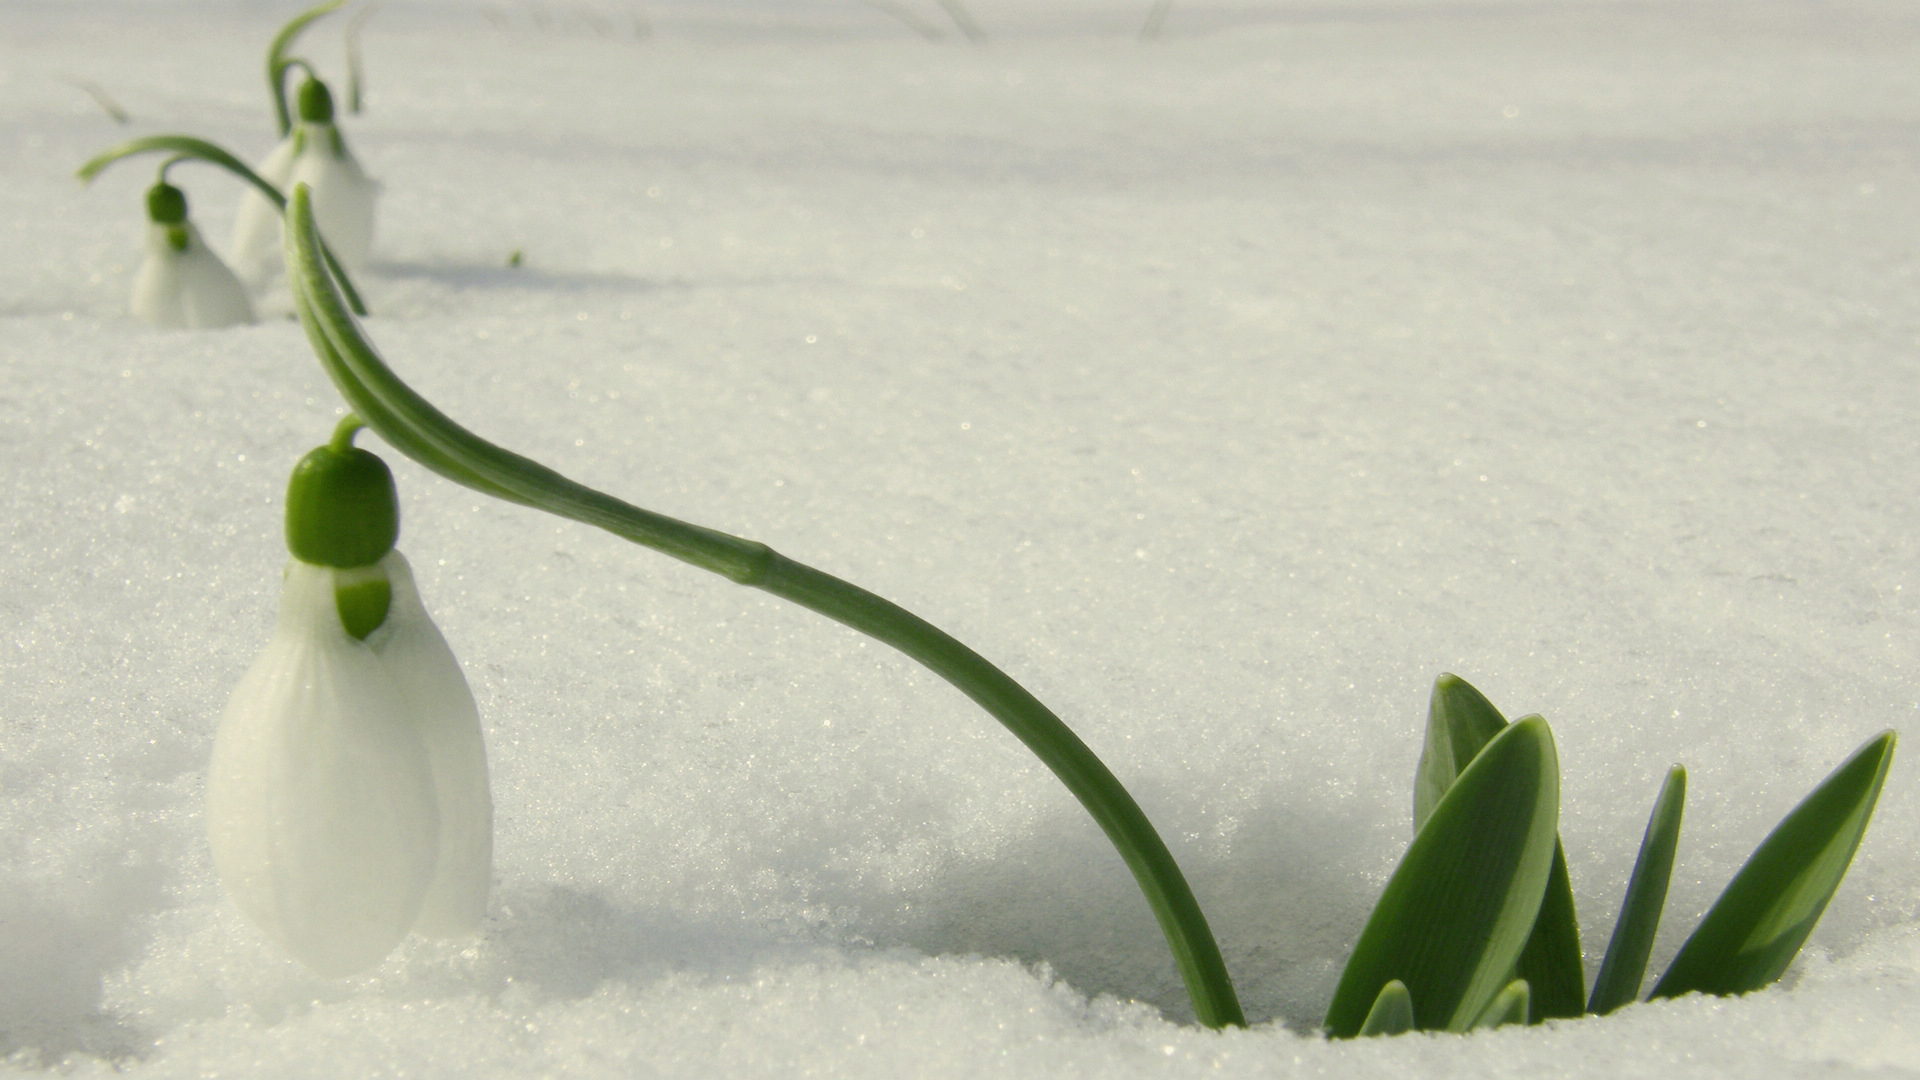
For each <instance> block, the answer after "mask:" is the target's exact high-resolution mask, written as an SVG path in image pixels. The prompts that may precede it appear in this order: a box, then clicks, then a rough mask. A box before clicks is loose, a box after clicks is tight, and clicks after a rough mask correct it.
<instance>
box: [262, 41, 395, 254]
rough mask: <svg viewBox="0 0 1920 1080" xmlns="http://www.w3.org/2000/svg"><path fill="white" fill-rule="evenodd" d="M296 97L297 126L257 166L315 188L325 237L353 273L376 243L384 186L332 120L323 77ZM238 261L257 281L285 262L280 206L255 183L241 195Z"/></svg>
mask: <svg viewBox="0 0 1920 1080" xmlns="http://www.w3.org/2000/svg"><path fill="white" fill-rule="evenodd" d="M295 101H296V106H297V107H296V115H297V116H298V121H297V122H296V123H295V124H294V126H293V131H292V132H291V133H289V134H288V136H287V137H286V138H285V139H283V140H281V142H280V145H278V146H276V147H274V149H273V152H272V153H271V154H268V155H267V158H266V160H265V161H263V162H261V163H260V165H259V167H258V168H257V169H255V170H254V171H255V172H257V173H259V174H260V176H261V177H262V178H263V179H265V180H266V181H267V182H268V183H270V184H272V185H274V186H275V187H277V188H279V189H280V190H281V191H283V192H287V191H292V190H293V187H294V185H295V184H306V185H307V186H308V187H309V188H311V189H312V190H313V216H314V220H315V221H316V222H318V223H319V226H320V236H321V237H322V238H323V239H324V240H326V242H327V246H328V247H329V248H331V249H332V251H333V254H334V257H335V258H338V259H339V260H340V262H341V263H342V264H343V265H345V266H346V268H347V269H348V270H349V271H352V270H358V269H361V268H362V267H364V266H365V265H366V263H367V255H368V252H369V250H370V249H371V248H372V247H373V203H374V199H375V197H376V196H377V195H378V194H379V191H380V185H379V184H378V183H376V182H374V181H373V180H371V179H369V178H368V177H367V174H366V172H365V171H363V170H362V169H361V168H360V163H359V162H358V161H356V160H355V159H354V156H353V154H352V152H351V151H349V150H348V149H347V142H346V139H345V137H344V136H342V135H341V133H340V129H339V128H338V127H337V126H335V125H334V123H333V95H332V93H331V92H329V91H328V90H327V86H326V84H325V83H323V82H321V81H320V80H318V79H314V78H308V79H307V80H306V81H305V82H303V83H301V84H300V90H299V92H298V95H297V97H296V98H295ZM233 259H234V265H235V266H237V267H238V268H239V270H240V272H241V273H242V274H244V275H246V276H247V278H248V279H249V280H251V281H253V282H255V283H256V284H259V283H264V282H266V281H268V280H269V279H271V278H272V276H273V275H274V273H276V272H277V271H278V270H279V268H280V266H281V261H282V260H281V250H280V211H279V209H278V208H277V207H275V206H274V205H273V204H272V203H270V202H268V201H267V200H266V198H265V196H262V195H261V194H260V193H259V192H257V191H253V190H251V189H249V190H248V191H247V192H246V193H245V194H243V195H241V197H240V211H239V214H238V216H237V217H236V219H235V221H234V228H233Z"/></svg>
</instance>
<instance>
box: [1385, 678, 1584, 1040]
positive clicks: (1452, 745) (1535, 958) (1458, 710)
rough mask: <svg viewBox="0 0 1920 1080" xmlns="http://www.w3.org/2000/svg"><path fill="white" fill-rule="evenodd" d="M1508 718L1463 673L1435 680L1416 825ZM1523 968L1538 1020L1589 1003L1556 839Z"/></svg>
mask: <svg viewBox="0 0 1920 1080" xmlns="http://www.w3.org/2000/svg"><path fill="white" fill-rule="evenodd" d="M1506 726H1507V721H1506V718H1505V717H1503V716H1501V715H1500V710H1499V709H1496V708H1494V706H1493V703H1492V702H1491V701H1488V700H1487V698H1486V695H1484V694H1482V693H1480V691H1479V690H1476V689H1475V688H1474V687H1473V686H1472V685H1471V684H1470V683H1468V682H1467V681H1466V680H1465V679H1462V678H1461V677H1459V676H1458V675H1453V674H1444V675H1441V676H1440V677H1439V678H1438V679H1435V680H1434V681H1433V696H1432V698H1431V699H1430V702H1429V704H1428V707H1427V735H1426V743H1425V745H1424V746H1423V747H1422V748H1421V750H1420V764H1419V766H1418V767H1417V769H1416V770H1415V772H1414V779H1413V827H1414V828H1415V829H1416V830H1417V829H1419V828H1420V827H1421V826H1422V825H1424V824H1425V823H1426V820H1427V815H1429V814H1431V813H1432V812H1433V808H1434V806H1436V805H1438V803H1439V801H1440V798H1441V796H1443V795H1445V794H1446V791H1447V788H1448V786H1450V785H1451V784H1452V783H1453V780H1454V777H1456V776H1458V775H1459V774H1460V771H1461V770H1462V769H1464V768H1466V766H1467V763H1468V762H1470V761H1472V760H1473V757H1474V755H1475V754H1478V753H1479V752H1480V748H1481V747H1483V746H1485V745H1486V744H1487V740H1489V739H1491V738H1493V737H1494V736H1495V735H1496V734H1498V733H1499V732H1500V729H1502V728H1504V727H1506ZM1518 974H1519V975H1520V977H1521V978H1524V979H1526V980H1527V982H1528V984H1529V986H1530V987H1531V992H1532V999H1533V1016H1534V1019H1536V1020H1544V1019H1546V1018H1548V1017H1574V1016H1579V1015H1580V1014H1581V1013H1582V1012H1584V1011H1585V1009H1586V996H1587V988H1586V971H1585V969H1584V968H1583V967H1582V965H1581V959H1580V920H1579V916H1578V914H1577V913H1576V912H1575V911H1574V906H1573V882H1572V879H1571V878H1569V877H1568V875H1567V855H1566V852H1565V851H1564V850H1563V849H1562V848H1561V847H1560V845H1559V842H1558V841H1555V845H1554V852H1553V869H1552V872H1551V874H1550V875H1549V877H1548V879H1547V893H1546V898H1545V900H1543V901H1542V903H1541V906H1540V917H1539V920H1538V922H1536V923H1535V924H1534V928H1533V933H1532V936H1531V937H1529V938H1528V939H1527V947H1526V950H1525V951H1524V952H1522V953H1521V954H1520V966H1519V971H1518Z"/></svg>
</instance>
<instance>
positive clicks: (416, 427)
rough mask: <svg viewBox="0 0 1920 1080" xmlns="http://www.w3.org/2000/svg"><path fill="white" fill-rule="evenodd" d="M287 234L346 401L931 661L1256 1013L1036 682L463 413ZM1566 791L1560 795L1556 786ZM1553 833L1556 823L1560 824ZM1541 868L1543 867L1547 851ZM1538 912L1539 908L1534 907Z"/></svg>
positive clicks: (461, 475)
mask: <svg viewBox="0 0 1920 1080" xmlns="http://www.w3.org/2000/svg"><path fill="white" fill-rule="evenodd" d="M285 240H286V256H287V277H288V279H289V281H290V282H291V283H292V285H293V299H294V308H295V310H296V311H297V312H298V313H299V315H300V322H301V325H302V326H303V327H304V328H305V329H306V331H307V340H308V341H309V342H311V343H312V345H313V349H314V352H315V354H316V355H318V357H319V358H320V363H321V366H322V367H324V368H325V369H326V371H327V374H328V375H329V376H330V377H331V378H332V379H333V382H334V385H335V386H336V387H337V388H338V389H339V390H340V394H341V396H342V397H344V398H346V399H347V404H348V405H349V406H350V407H351V408H352V409H353V411H354V412H355V413H356V414H358V415H359V416H360V417H361V418H362V419H364V420H365V421H366V422H367V426H369V427H371V428H373V429H374V430H375V431H377V432H379V433H380V435H381V437H382V438H384V439H386V440H387V442H388V443H389V444H390V445H391V446H393V447H394V449H396V450H399V451H400V452H401V453H404V454H406V455H407V456H408V457H410V458H413V459H414V460H415V461H418V462H419V463H420V464H422V465H425V466H426V467H427V468H429V469H432V470H433V471H435V472H437V473H440V474H441V475H442V476H445V477H446V478H447V479H449V480H452V481H454V482H455V483H458V484H462V485H464V486H467V487H470V488H473V489H474V490H476V491H480V492H483V493H485V494H488V495H493V496H496V497H498V498H501V499H505V500H507V501H509V502H517V503H520V504H521V505H524V506H531V507H534V508H536V509H540V510H544V511H546V512H548V513H551V514H555V515H558V516H560V517H564V518H570V519H572V520H574V521H579V522H583V523H585V524H588V525H593V526H595V527H597V528H602V529H605V530H607V531H608V532H611V533H613V534H614V535H615V536H619V537H622V538H624V539H627V540H631V541H633V542H634V543H636V544H641V545H643V546H645V547H650V548H653V549H654V550H656V551H659V552H661V553H662V554H666V555H671V556H673V557H674V558H677V559H681V560H684V561H686V562H688V563H691V564H693V565H695V566H698V567H701V568H703V569H706V570H711V571H713V572H714V573H717V574H721V575H724V576H725V577H727V578H729V579H731V580H733V581H735V582H738V583H739V584H742V585H751V586H753V587H754V588H758V589H763V590H765V591H767V592H770V593H772V594H774V595H775V596H778V597H781V598H782V599H785V600H789V601H792V602H793V603H796V604H799V605H800V606H801V607H804V608H807V609H808V610H810V611H814V612H817V613H818V614H821V615H825V616H826V617H828V618H830V619H833V620H835V621H836V622H839V623H841V624H843V625H846V626H849V627H852V628H853V629H855V630H858V631H860V632H862V633H864V634H867V635H869V636H871V637H873V638H874V639H876V640H878V641H881V642H884V643H886V644H888V645H891V646H893V647H894V648H896V649H898V650H900V651H901V652H902V653H904V654H906V655H907V656H908V657H910V658H912V659H914V660H916V661H918V662H919V663H921V664H923V665H925V666H926V667H927V668H928V670H930V671H932V672H933V673H934V674H936V675H939V676H940V677H941V678H943V679H945V680H947V681H948V682H949V683H951V684H953V686H954V687H955V688H957V689H959V690H960V691H961V692H962V693H964V694H966V695H967V696H968V697H970V698H972V699H973V700H974V702H975V703H976V704H978V705H979V706H980V707H981V708H983V709H985V710H986V711H987V712H988V713H989V714H991V715H992V716H993V717H994V719H996V720H998V721H1000V722H1001V723H1002V724H1004V725H1006V727H1007V729H1008V730H1009V731H1011V732H1012V733H1013V734H1014V736H1015V737H1017V738H1018V739H1019V740H1020V741H1021V742H1022V743H1024V744H1026V746H1027V748H1028V749H1030V750H1032V751H1033V753H1034V755H1035V756H1037V757H1038V758H1039V759H1040V760H1041V761H1042V762H1043V763H1045V764H1046V766H1047V767H1048V768H1049V769H1050V770H1052V771H1053V774H1054V775H1055V776H1056V777H1058V778H1059V780H1060V782H1061V783H1063V784H1065V785H1066V787H1067V789H1068V790H1069V791H1071V792H1073V794H1074V797H1075V798H1077V799H1079V800H1080V804H1081V805H1082V806H1083V807H1085V808H1086V810H1087V813H1088V814H1089V816H1091V817H1092V818H1093V819H1094V821H1095V822H1097V823H1098V824H1099V825H1100V828H1101V830H1102V831H1103V832H1105V833H1106V836H1107V839H1108V840H1109V841H1110V842H1112V844H1113V846H1114V849H1115V851H1116V852H1118V854H1119V855H1120V857H1121V858H1122V859H1123V860H1124V861H1125V862H1126V864H1127V869H1129V870H1130V871H1132V872H1133V877H1134V880H1135V882H1136V883H1138V884H1139V886H1140V890H1141V892H1142V894H1143V895H1144V896H1145V897H1146V900H1147V904H1148V906H1149V907H1151V908H1152V910H1153V914H1154V918H1155V920H1156V921H1157V922H1158V923H1159V925H1160V931H1161V933H1162V934H1164V935H1165V936H1166V939H1167V946H1168V948H1169V950H1170V951H1171V952H1172V953H1173V959H1174V963H1175V964H1176V965H1177V966H1178V968H1179V970H1180V976H1181V979H1182V980H1183V981H1184V982H1185V983H1186V987H1187V993H1188V996H1189V997H1190V998H1191V999H1192V1002H1193V1012H1194V1016H1195V1017H1196V1018H1197V1019H1198V1020H1199V1021H1200V1022H1201V1023H1202V1024H1206V1025H1207V1026H1209V1027H1225V1026H1227V1025H1229V1024H1231V1025H1235V1026H1240V1025H1244V1024H1245V1023H1246V1019H1245V1017H1244V1015H1243V1014H1242V1013H1241V1011H1240V1001H1239V998H1238V997H1237V996H1236V995H1235V993H1234V989H1233V981H1232V980H1231V979H1230V978H1228V976H1227V966H1226V962H1225V961H1224V960H1222V959H1221V956H1220V946H1219V945H1218V943H1216V942H1215V941H1214V938H1213V932H1212V931H1211V930H1210V929H1208V927H1207V920H1206V915H1205V913H1203V912H1202V911H1201V910H1200V903H1199V901H1198V900H1196V899H1194V896H1193V890H1192V889H1191V888H1190V887H1189V886H1188V885H1187V880H1186V877H1185V876H1184V875H1183V874H1181V872H1180V867H1179V864H1178V863H1176V862H1175V861H1174V858H1173V853H1172V852H1170V851H1168V850H1167V845H1166V843H1165V841H1163V840H1161V838H1160V834H1159V833H1158V832H1156V831H1155V830H1154V827H1153V823H1152V822H1151V821H1149V820H1147V815H1146V813H1145V812H1143V811H1142V810H1141V809H1140V806H1139V804H1138V803H1136V802H1135V801H1134V799H1133V796H1132V795H1130V794H1129V793H1128V792H1127V789H1126V788H1125V787H1124V786H1123V785H1122V784H1121V783H1120V781H1119V779H1118V778H1116V777H1115V776H1114V775H1113V773H1112V771H1111V770H1109V769H1108V768H1107V767H1106V765H1105V764H1104V763H1103V762H1101V760H1100V759H1099V757H1098V756H1096V755H1095V754H1094V752H1093V751H1092V750H1091V749H1089V748H1088V746H1087V745H1086V743H1084V742H1082V741H1080V738H1079V736H1077V735H1075V734H1074V733H1073V730H1072V729H1071V728H1069V727H1068V726H1067V725H1066V723H1065V722H1064V721H1062V720H1061V719H1060V718H1059V717H1058V716H1056V715H1054V713H1053V712H1052V710H1050V709H1048V708H1047V707H1046V706H1045V705H1043V704H1041V703H1040V701H1039V699H1037V698H1035V697H1034V696H1033V695H1032V694H1030V693H1028V692H1027V690H1026V688H1025V687H1023V686H1021V685H1020V684H1019V683H1017V682H1015V681H1014V680H1013V679H1012V678H1011V677H1009V676H1008V675H1007V674H1006V672H1003V671H1001V670H1000V669H999V668H997V667H995V666H993V665H992V664H991V663H989V662H988V661H987V660H986V658H985V657H983V656H981V655H980V654H979V653H976V652H974V651H973V650H972V649H969V648H967V647H966V646H965V645H963V644H961V643H960V642H959V641H957V640H955V639H954V638H953V637H951V636H949V635H948V634H946V633H945V632H943V631H941V630H940V629H939V628H938V627H936V626H934V625H933V624H931V623H929V622H927V621H926V620H924V619H922V618H920V617H919V616H917V615H915V614H913V613H912V612H910V611H907V610H906V609H905V608H902V607H900V606H899V605H897V604H894V603H891V602H889V601H887V600H885V599H883V598H881V597H879V596H875V595H874V594H873V593H870V592H867V591H866V590H865V589H861V588H859V587H858V586H855V585H852V584H849V583H848V582H845V581H842V580H840V579H839V578H836V577H833V576H831V575H829V574H824V573H821V572H820V571H818V570H815V569H813V568H812V567H810V566H806V565H804V564H802V563H798V562H795V561H793V560H792V559H788V558H786V557H785V556H783V555H781V554H780V553H778V552H776V551H774V550H773V549H772V548H769V547H768V546H767V545H765V544H761V543H757V542H755V541H752V540H744V539H742V538H740V537H737V536H729V535H727V534H726V533H722V532H718V531H716V530H713V529H707V528H703V527H701V526H698V525H692V524H688V523H687V522H684V521H676V520H674V519H672V518H669V517H666V516H664V515H661V514H656V513H653V512H651V511H648V510H643V509H641V508H640V507H637V506H633V505H631V504H629V503H625V502H622V501H620V500H619V499H615V498H613V497H612V496H610V495H606V494H603V493H601V492H598V491H595V490H593V489H592V488H588V487H586V486H584V485H581V484H577V483H575V482H573V481H572V480H569V479H567V478H566V477H564V476H561V475H560V474H559V473H556V472H554V471H553V470H552V469H549V468H547V467H546V466H544V465H541V464H540V463H538V462H535V461H530V460H528V459H527V458H524V457H521V456H520V455H518V454H515V453H512V452H510V451H507V450H504V449H502V448H501V447H498V446H495V445H493V444H492V443H489V442H487V441H485V440H484V439H481V438H480V437H479V436H477V435H474V434H473V433H472V432H470V431H468V430H466V429H465V428H463V427H461V426H460V425H459V424H456V423H454V422H453V420H451V419H449V418H448V417H447V416H446V415H445V414H444V413H441V412H440V411H439V410H438V409H436V408H434V407H433V404H432V403H431V402H429V401H427V400H426V399H425V398H422V397H421V396H420V395H419V394H417V393H415V392H414V391H413V388H412V387H409V386H408V385H407V384H406V383H404V382H402V381H401V380H400V378H399V377H398V376H396V375H395V374H394V373H393V371H392V369H390V368H388V367H387V365H386V362H385V361H383V360H381V359H380V354H379V353H378V352H377V351H376V350H375V349H374V348H373V345H372V344H371V343H370V342H368V341H367V340H366V338H365V337H364V336H363V335H362V334H361V332H360V328H359V327H358V326H357V325H356V324H355V323H354V320H353V317H352V316H351V315H349V314H348V313H347V310H346V306H345V305H344V303H343V302H342V299H341V296H340V293H339V291H338V288H337V286H336V282H335V279H334V277H333V276H332V275H331V274H329V273H328V265H327V264H323V263H322V261H321V259H320V251H321V248H320V242H319V241H320V234H319V229H318V227H317V226H316V225H315V223H314V218H313V197H312V193H311V192H310V191H309V190H308V188H307V187H306V185H304V184H299V185H295V186H294V189H293V193H292V198H291V201H290V202H289V203H288V208H287V229H286V236H285ZM1544 726H1545V725H1542V728H1543V729H1544ZM1503 760H1504V757H1503ZM1509 770H1510V767H1509ZM1510 771H1511V770H1510ZM1496 779H1498V778H1496ZM1463 782H1464V781H1463ZM1555 795H1556V801H1557V787H1556V789H1555ZM1551 831H1552V825H1551V824H1549V825H1548V832H1549V835H1551ZM1541 874H1542V876H1543V878H1544V875H1545V869H1544V860H1543V869H1542V870H1541ZM1535 903H1536V904H1537V903H1538V900H1537V898H1536V900H1535ZM1527 917H1528V918H1529V919H1531V918H1532V915H1531V913H1529V914H1528V916H1527ZM1515 951H1516V952H1517V951H1518V947H1517V946H1516V949H1515ZM1508 962H1509V964H1510V963H1511V960H1509V961H1508ZM1502 974H1504V972H1503V973H1502ZM1384 981H1385V980H1382V982H1384ZM1375 985H1376V986H1378V985H1379V984H1378V983H1376V984H1375ZM1371 1000H1372V996H1371V994H1370V995H1369V996H1368V1001H1369V1002H1370V1001H1371ZM1364 1004H1365V1003H1363V1005H1362V1009H1363V1011H1364ZM1355 1024H1356V1026H1357V1024H1358V1020H1357V1019H1356V1021H1355Z"/></svg>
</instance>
